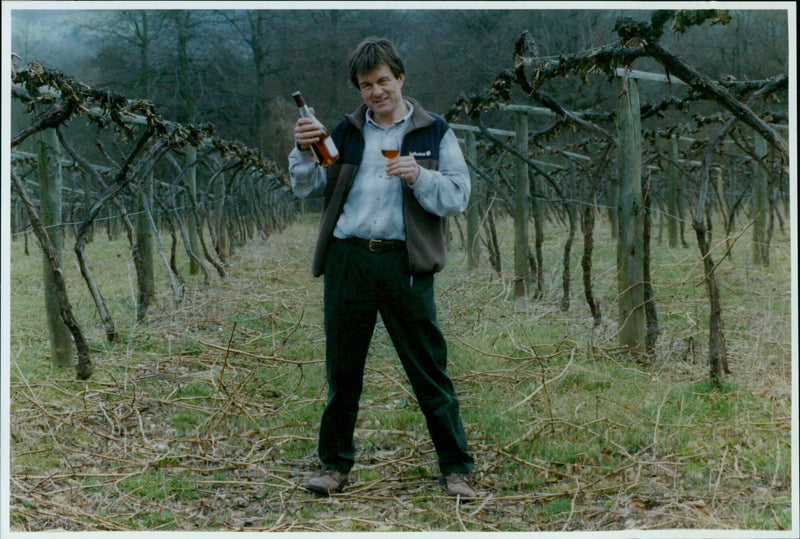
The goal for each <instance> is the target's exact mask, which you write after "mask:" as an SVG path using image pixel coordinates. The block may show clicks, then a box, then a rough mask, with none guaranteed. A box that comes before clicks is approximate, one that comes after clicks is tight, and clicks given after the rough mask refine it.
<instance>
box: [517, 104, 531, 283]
mask: <svg viewBox="0 0 800 539" xmlns="http://www.w3.org/2000/svg"><path fill="white" fill-rule="evenodd" d="M516 119H517V134H516V142H517V149H518V150H519V152H520V153H521V154H522V155H524V156H527V155H528V117H527V116H526V115H525V114H524V113H517V115H516ZM530 207H531V201H530V182H529V179H528V164H527V163H525V162H524V161H522V160H519V161H518V162H517V167H516V194H515V198H514V296H515V297H521V296H524V295H526V294H527V293H528V284H529V282H530V278H531V277H530V265H529V264H528V217H529V214H530Z"/></svg>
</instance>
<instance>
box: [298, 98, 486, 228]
mask: <svg viewBox="0 0 800 539" xmlns="http://www.w3.org/2000/svg"><path fill="white" fill-rule="evenodd" d="M406 105H407V106H408V108H409V113H408V114H407V115H406V116H404V117H403V118H401V119H400V120H397V121H395V122H394V123H393V124H392V125H391V126H389V127H388V128H384V127H381V126H379V125H378V124H376V123H375V122H374V121H373V120H372V118H371V116H370V114H367V121H366V122H365V124H364V155H363V157H362V160H361V164H360V165H359V168H358V171H357V172H356V176H355V178H354V179H353V185H352V187H351V189H350V193H349V194H348V196H347V200H346V201H345V203H344V207H343V208H342V214H341V215H340V216H339V220H338V221H337V223H336V228H335V229H334V231H333V235H334V237H336V238H340V239H344V238H350V237H357V238H364V239H386V240H405V239H406V231H405V223H404V221H403V191H402V184H401V183H400V182H401V181H403V180H401V179H400V178H394V177H391V178H388V179H387V178H386V159H385V158H384V157H383V156H382V155H381V152H380V144H381V137H382V136H383V134H384V132H386V131H389V132H392V131H394V132H395V134H396V136H397V137H398V138H399V139H401V140H402V137H403V136H405V133H406V130H407V129H408V126H409V125H410V123H411V122H410V119H411V115H412V114H413V112H414V110H413V107H412V105H411V103H409V102H408V101H406ZM289 174H290V176H291V182H292V189H293V191H294V193H295V194H296V195H297V196H299V197H301V198H305V197H308V196H321V195H322V194H323V193H324V191H325V184H326V183H327V172H326V170H325V168H323V167H320V166H319V165H317V163H316V161H315V160H314V157H313V155H312V153H311V152H309V151H305V152H303V151H300V150H299V149H298V148H297V147H296V146H295V148H294V149H293V150H292V151H291V153H290V154H289ZM411 189H412V191H413V192H414V196H416V197H417V200H418V201H419V203H420V205H421V206H422V207H423V208H425V209H426V210H427V211H429V212H431V213H433V214H435V215H439V216H441V217H447V216H451V215H457V214H459V213H461V212H463V211H464V210H465V209H466V207H467V202H468V201H469V192H470V180H469V170H468V169H467V164H466V162H465V161H464V156H463V154H462V153H461V148H460V147H459V145H458V140H457V139H456V136H455V133H454V132H453V130H452V129H448V130H447V133H446V134H445V136H444V137H443V138H442V141H441V143H440V144H439V170H436V171H433V170H427V169H425V168H422V167H420V174H419V177H418V178H417V180H416V181H415V182H414V183H413V184H412V185H411Z"/></svg>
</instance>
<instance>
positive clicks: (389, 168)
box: [386, 155, 419, 185]
mask: <svg viewBox="0 0 800 539" xmlns="http://www.w3.org/2000/svg"><path fill="white" fill-rule="evenodd" d="M386 174H387V175H388V176H394V177H397V178H401V179H403V180H405V182H406V183H407V184H408V185H411V184H413V183H414V182H415V181H417V178H418V177H419V165H418V164H417V160H416V159H414V157H413V156H411V155H401V156H399V157H395V158H394V159H390V160H388V161H386Z"/></svg>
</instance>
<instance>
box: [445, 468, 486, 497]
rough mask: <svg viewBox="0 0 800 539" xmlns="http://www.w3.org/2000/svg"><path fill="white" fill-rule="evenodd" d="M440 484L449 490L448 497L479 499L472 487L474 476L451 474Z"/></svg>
mask: <svg viewBox="0 0 800 539" xmlns="http://www.w3.org/2000/svg"><path fill="white" fill-rule="evenodd" d="M439 484H440V485H442V486H443V487H445V488H446V489H447V495H448V496H461V497H462V498H476V497H477V494H475V489H474V488H473V487H472V474H468V473H451V474H449V475H445V476H444V477H442V478H441V479H439Z"/></svg>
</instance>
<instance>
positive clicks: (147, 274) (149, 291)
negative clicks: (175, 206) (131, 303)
mask: <svg viewBox="0 0 800 539" xmlns="http://www.w3.org/2000/svg"><path fill="white" fill-rule="evenodd" d="M134 195H135V196H134V198H135V200H136V202H137V205H138V207H137V215H136V243H135V245H136V250H137V252H138V253H139V258H140V260H141V271H140V272H138V273H137V275H139V301H138V304H137V306H136V320H137V321H140V322H141V321H142V320H143V319H144V316H145V314H146V313H147V308H148V307H149V306H150V302H151V301H152V299H153V298H154V297H155V295H156V279H155V266H154V263H153V261H154V253H153V231H152V230H151V228H150V222H149V221H148V220H147V213H146V212H145V203H144V202H143V201H142V198H143V197H147V199H148V206H149V204H150V201H152V200H153V174H152V173H151V174H150V176H149V178H148V181H147V184H146V185H145V186H144V187H143V188H142V189H134Z"/></svg>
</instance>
